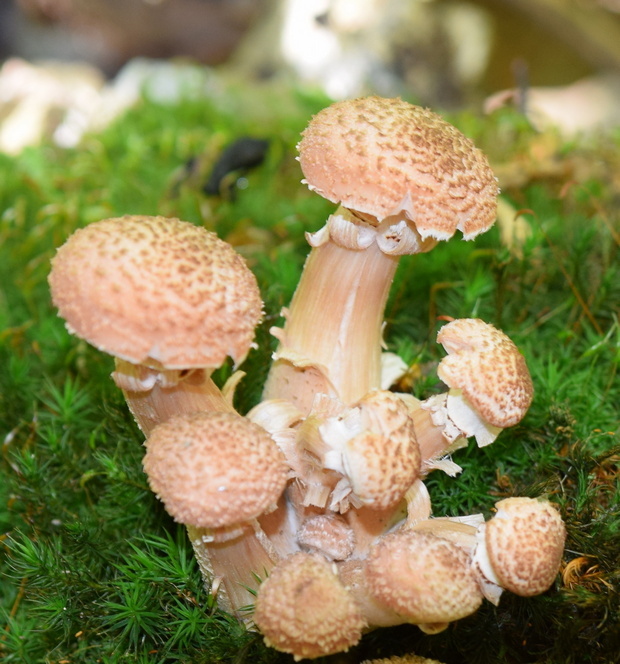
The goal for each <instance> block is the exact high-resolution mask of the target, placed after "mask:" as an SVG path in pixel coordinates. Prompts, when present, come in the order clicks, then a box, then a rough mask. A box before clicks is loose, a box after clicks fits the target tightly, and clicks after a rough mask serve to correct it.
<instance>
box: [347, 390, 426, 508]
mask: <svg viewBox="0 0 620 664" xmlns="http://www.w3.org/2000/svg"><path fill="white" fill-rule="evenodd" d="M357 405H358V406H359V408H360V410H361V414H362V422H363V423H364V424H365V427H366V429H367V430H366V432H364V433H362V434H360V435H358V436H356V437H355V438H353V439H352V440H350V441H349V443H348V445H347V452H346V455H345V459H346V461H345V466H346V467H347V470H348V475H349V479H350V480H351V485H352V487H353V492H354V493H355V494H356V495H357V496H358V497H359V498H360V499H361V500H362V502H363V503H364V505H367V506H368V507H371V508H372V509H387V508H388V507H390V506H391V505H395V504H396V503H397V502H399V501H400V500H401V499H402V498H403V496H404V495H405V493H406V491H407V490H408V489H409V487H410V486H411V485H412V484H413V483H414V481H415V480H416V479H417V477H418V475H419V473H420V448H419V447H418V444H417V442H416V438H415V432H414V428H413V420H412V419H411V418H410V417H409V412H408V409H407V407H406V406H405V404H404V403H403V401H402V399H400V398H399V397H397V396H396V395H395V394H393V393H392V392H388V391H386V390H375V391H373V392H371V393H370V394H368V395H366V396H365V397H364V398H363V399H361V400H360V401H359V402H358V404H357Z"/></svg>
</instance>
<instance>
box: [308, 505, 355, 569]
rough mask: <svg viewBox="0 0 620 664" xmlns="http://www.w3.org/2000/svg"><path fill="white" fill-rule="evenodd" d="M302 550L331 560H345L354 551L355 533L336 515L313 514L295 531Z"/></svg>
mask: <svg viewBox="0 0 620 664" xmlns="http://www.w3.org/2000/svg"><path fill="white" fill-rule="evenodd" d="M297 543H298V544H299V545H300V546H301V547H302V549H305V550H308V551H311V552H314V551H316V552H318V553H322V554H323V555H324V556H325V557H327V558H330V559H331V560H345V559H346V558H348V557H349V556H350V555H351V554H352V553H353V551H354V550H355V531H354V530H353V529H352V528H351V526H349V524H348V523H347V522H346V521H345V520H344V519H343V518H342V517H341V516H338V515H336V514H315V515H314V516H311V517H309V518H307V519H306V520H305V521H304V522H303V523H302V525H301V527H300V528H299V530H298V531H297Z"/></svg>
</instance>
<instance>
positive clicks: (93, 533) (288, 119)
mask: <svg viewBox="0 0 620 664" xmlns="http://www.w3.org/2000/svg"><path fill="white" fill-rule="evenodd" d="M252 95H254V96H252ZM326 103H327V101H326V100H325V99H323V98H321V97H320V96H318V95H314V94H307V93H300V92H298V91H282V90H279V91H273V90H269V89H268V88H263V89H258V90H253V91H252V94H250V92H249V91H248V90H247V89H245V88H242V87H239V86H236V85H230V86H229V87H227V88H226V89H222V90H220V91H218V92H217V94H214V95H213V96H212V97H211V98H210V99H201V100H195V99H194V100H185V101H182V102H179V103H178V104H175V105H157V104H155V103H152V102H149V101H148V100H145V101H144V102H142V103H141V104H140V105H139V106H138V107H137V108H135V109H134V110H132V111H130V112H129V113H128V114H127V115H126V116H124V117H123V118H122V119H120V120H118V121H117V122H116V123H115V124H114V125H113V126H111V127H110V128H108V129H107V130H105V131H104V132H103V133H101V134H97V135H91V136H88V137H87V138H86V139H85V140H84V142H83V144H82V145H81V146H80V147H79V148H78V149H75V150H61V149H59V148H56V147H54V146H52V145H44V146H41V147H36V148H30V149H28V150H26V151H25V152H24V153H23V154H21V155H20V156H19V157H17V158H9V157H0V169H1V171H2V177H1V178H0V243H1V244H0V367H1V368H0V385H1V387H0V423H1V424H2V427H1V433H2V457H1V459H0V660H1V661H2V662H7V663H9V662H11V663H13V662H15V663H20V664H22V663H23V664H35V663H37V664H38V663H40V662H46V663H50V664H52V663H55V664H61V663H63V664H69V663H71V664H78V663H84V664H87V663H88V664H89V663H92V662H102V663H104V664H108V663H110V664H111V663H112V662H128V663H129V662H149V663H153V664H159V663H161V664H163V663H169V662H170V663H171V662H194V663H199V662H205V663H207V662H213V663H215V662H231V663H232V662H238V663H241V662H248V663H250V662H252V663H260V662H265V663H273V662H289V661H292V659H291V658H290V657H288V656H285V655H282V654H278V653H276V652H275V651H273V650H270V649H268V648H266V647H265V646H264V645H263V644H262V641H261V639H260V638H259V637H258V636H256V635H254V634H251V633H246V632H244V630H243V629H242V628H241V627H240V626H239V625H238V624H237V623H236V622H235V621H234V620H232V619H231V618H229V617H227V616H226V615H224V614H221V613H219V612H217V611H216V609H215V607H214V606H213V603H212V601H211V599H210V598H209V596H208V595H207V593H206V592H205V590H204V589H203V588H202V583H201V579H200V575H199V572H198V568H197V566H196V564H195V563H194V562H193V559H192V554H191V547H189V546H188V543H187V541H186V538H185V533H184V530H183V528H181V527H179V526H178V525H176V524H174V523H173V522H172V520H171V519H170V518H169V517H168V516H167V515H166V514H165V512H164V511H163V509H162V507H161V505H160V504H159V503H158V501H157V500H156V499H155V498H154V496H153V495H152V494H151V493H150V491H149V490H148V487H147V483H146V480H145V477H144V475H143V473H142V470H141V463H140V462H141V456H142V449H141V442H142V439H141V435H140V433H139V431H138V430H137V428H136V426H135V424H134V422H133V421H132V418H131V417H130V415H129V414H128V412H127V410H126V408H125V406H124V403H123V400H122V395H121V394H120V393H119V391H118V390H117V389H116V388H115V387H114V385H113V384H112V382H111V380H110V378H109V374H110V372H111V370H112V362H111V360H110V358H108V357H107V356H105V355H102V354H101V353H98V352H97V351H95V350H93V349H92V348H90V347H89V346H88V345H87V344H85V343H83V342H80V341H79V340H78V339H76V338H75V337H71V336H69V335H68V334H67V332H66V331H65V328H64V325H63V323H62V321H61V320H60V319H59V318H58V317H57V316H56V313H55V311H54V309H53V307H52V305H51V302H50V298H49V293H48V288H47V282H46V277H47V274H48V271H49V261H50V258H51V256H52V255H53V253H54V249H55V247H57V246H59V245H60V244H62V242H64V240H65V239H66V238H67V236H68V235H69V234H70V233H71V232H72V231H73V230H74V229H76V228H78V227H80V226H83V225H85V224H88V223H90V222H93V221H96V220H98V219H101V218H104V217H110V216H117V215H122V214H125V213H132V214H163V215H167V216H178V217H180V218H182V219H185V220H187V221H191V222H194V223H197V224H203V225H205V226H206V227H207V228H209V229H210V230H214V231H216V232H217V233H218V234H219V235H220V236H221V237H223V238H224V239H227V240H228V241H230V242H232V243H233V244H234V245H235V246H236V247H237V249H238V250H239V251H241V252H242V253H243V254H244V255H245V256H246V257H247V259H248V261H249V264H250V266H251V267H252V269H253V270H254V272H255V274H256V275H257V277H258V280H259V283H260V286H261V290H262V293H263V296H264V299H265V302H266V316H265V320H264V322H263V323H262V325H261V327H260V329H259V331H258V342H259V346H260V348H259V350H257V351H254V352H253V353H252V354H251V355H250V357H249V359H248V361H247V362H246V364H245V365H244V367H243V368H244V369H245V370H246V371H247V372H248V377H247V378H246V379H245V380H244V382H243V383H242V385H241V388H240V390H239V395H238V407H239V409H240V410H241V411H242V412H244V411H246V410H247V409H248V408H249V407H251V405H253V404H254V403H255V402H256V401H257V400H258V398H259V394H260V389H261V385H262V381H263V380H264V377H265V375H266V371H267V369H268V365H269V357H270V352H271V349H272V347H273V340H272V339H271V338H270V336H269V334H268V329H269V327H270V326H271V325H273V324H274V322H276V321H277V320H278V316H279V312H280V309H281V307H282V306H283V305H285V304H286V303H287V302H288V300H289V298H290V296H291V294H292V292H293V290H294V288H295V285H296V281H297V278H298V276H299V273H300V271H301V268H302V265H303V261H304V257H305V254H306V252H307V245H306V243H305V240H304V235H303V233H304V231H305V230H306V229H312V230H316V229H317V228H319V227H320V225H322V222H323V220H324V219H325V218H326V216H327V214H329V212H330V211H331V209H332V206H331V205H329V204H327V203H326V202H325V201H322V200H321V199H320V198H319V197H318V196H316V195H314V194H311V193H310V192H308V191H307V190H306V188H305V187H303V186H302V185H300V184H299V180H300V177H301V176H300V172H299V168H298V164H297V163H296V161H295V150H294V146H295V143H296V142H297V140H298V136H299V132H300V131H301V130H302V129H303V127H304V125H305V124H306V122H307V120H308V118H309V117H310V115H311V114H312V113H314V112H316V111H317V110H319V109H320V108H321V107H322V106H324V105H326ZM450 119H451V120H452V121H453V122H454V123H455V124H457V125H458V126H459V127H460V128H461V129H462V130H463V131H465V132H466V133H468V134H469V135H470V136H472V138H474V140H475V141H476V142H477V143H478V145H480V147H482V148H483V149H484V150H485V151H487V153H488V154H489V155H490V158H491V160H492V162H493V165H494V167H495V168H496V169H497V172H498V173H499V174H500V178H501V181H502V184H503V190H504V193H505V196H506V200H508V201H509V202H510V203H511V204H512V205H513V207H514V209H515V210H516V211H518V210H520V211H521V212H522V214H523V217H524V219H525V220H526V223H527V226H528V228H529V229H530V234H529V236H528V237H526V238H524V239H523V241H522V242H521V243H520V245H519V246H513V247H510V246H508V245H507V243H506V241H505V240H502V238H501V237H500V231H499V228H495V229H493V230H492V231H490V232H489V233H487V234H486V235H485V236H483V237H480V238H479V239H478V240H476V241H475V242H474V243H464V242H461V241H459V240H456V239H455V240H453V241H452V242H450V243H447V244H444V245H442V246H439V247H438V248H437V249H435V250H434V251H433V252H432V253H430V254H427V255H422V256H418V257H410V258H405V259H403V260H402V262H401V266H400V268H399V271H398V274H397V279H396V283H395V284H394V288H393V291H392V295H391V298H390V303H389V305H388V309H387V316H386V318H387V326H386V334H385V336H386V341H387V344H388V346H389V348H390V349H391V350H396V351H398V352H400V353H401V354H402V355H403V356H404V357H405V359H406V360H407V361H408V362H409V363H410V365H411V367H412V370H411V376H410V380H408V381H407V384H406V385H404V384H403V385H401V388H403V387H405V388H406V389H412V390H413V391H414V393H415V394H416V395H418V396H426V395H430V394H432V393H433V392H434V391H437V390H438V389H440V386H439V385H438V383H437V379H436V377H435V373H434V365H435V363H436V362H437V361H438V360H439V359H440V357H441V356H442V351H441V349H439V348H437V346H436V344H435V342H434V337H435V334H436V331H437V329H438V327H439V326H440V324H441V320H440V318H439V317H441V316H451V317H455V318H456V317H465V316H477V317H481V318H483V319H485V320H487V321H488V322H491V323H494V324H496V325H497V326H499V327H501V328H502V329H504V331H506V332H507V333H508V334H509V335H510V336H511V337H512V338H513V339H514V340H515V342H516V343H517V344H518V345H519V346H520V348H521V349H522V351H523V353H524V354H525V356H526V358H527V361H528V365H529V367H530V370H531V372H532V376H533V379H534V383H535V387H536V396H535V400H534V403H533V405H532V408H531V410H530V412H529V414H528V415H527V417H526V418H525V420H523V422H522V423H521V424H519V425H518V426H517V427H516V428H514V429H513V430H509V431H505V432H504V433H502V435H501V436H500V438H499V439H498V440H497V442H496V443H495V444H494V445H492V446H491V447H488V448H485V449H483V450H480V449H476V448H475V446H473V445H470V447H469V448H468V449H466V450H462V451H460V452H458V453H457V454H456V455H455V461H457V462H458V463H459V464H460V465H461V466H463V468H464V471H463V473H462V475H461V476H459V477H458V478H456V479H452V478H449V477H447V476H444V475H441V474H440V473H435V474H433V475H432V476H431V477H430V478H429V481H428V486H429V489H430V492H431V496H432V498H433V505H434V510H435V514H437V515H441V514H447V515H456V514H466V513H472V512H477V511H481V512H483V513H485V514H486V515H487V516H488V515H489V514H490V513H491V510H492V508H493V504H494V502H495V501H497V500H499V499H500V498H501V497H504V496H509V495H528V496H538V495H544V496H547V497H549V498H550V499H551V500H553V501H554V502H555V503H557V504H558V505H559V506H560V508H561V511H562V515H563V517H564V519H565V521H566V524H567V528H568V540H567V545H566V555H565V561H564V564H563V567H562V570H561V574H560V575H559V577H558V580H557V583H556V584H555V585H554V587H553V588H552V589H551V590H550V591H549V592H548V593H546V594H545V595H543V596H541V597H536V598H533V599H519V598H516V597H514V596H510V595H509V594H505V595H504V597H503V598H502V600H501V602H500V605H499V607H497V608H495V607H493V606H492V605H490V604H486V605H485V606H484V607H483V608H482V609H481V610H480V611H479V612H478V613H477V614H476V615H474V616H472V617H471V618H468V619H466V620H463V621H460V622H459V623H457V624H455V625H453V626H451V627H450V628H449V629H448V630H446V631H445V632H444V633H442V634H439V635H436V636H425V635H423V634H422V633H421V632H420V631H419V630H418V629H417V628H416V627H413V626H402V627H399V628H394V629H389V630H379V631H377V632H374V633H372V634H370V635H368V636H367V637H365V638H364V639H363V641H362V643H361V644H360V646H358V647H357V648H355V649H354V651H353V652H352V653H350V654H349V655H348V656H342V657H338V658H334V660H333V661H351V662H357V661H361V659H363V658H364V657H369V656H388V655H390V654H402V653H405V652H408V651H412V650H413V651H415V652H417V653H419V654H426V655H427V656H433V657H436V658H437V659H440V660H442V661H445V662H449V663H452V662H454V663H456V662H459V663H467V664H469V663H480V664H482V663H494V664H496V663H498V662H515V663H525V662H527V663H532V664H533V663H549V664H555V663H557V664H563V663H565V662H566V663H575V664H577V663H579V664H582V663H587V662H599V663H606V664H607V663H611V662H617V661H620V654H619V653H620V488H619V479H618V478H619V464H620V437H619V410H620V379H619V378H618V366H619V364H620V324H619V322H618V312H619V311H620V220H619V215H618V212H617V209H618V200H619V198H620V159H619V158H618V157H617V153H618V149H619V148H620V135H616V136H612V137H607V138H606V139H605V141H592V142H590V143H588V142H583V141H581V142H572V143H567V142H566V141H562V140H560V139H559V138H558V137H557V136H555V135H553V134H536V133H535V132H533V131H532V130H531V129H530V128H529V126H528V125H527V123H526V122H525V121H524V120H523V119H522V118H521V117H520V116H518V115H517V114H516V113H513V112H510V111H505V112H500V113H498V114H496V115H495V116H493V117H491V118H485V119H482V118H479V117H475V116H473V115H466V114H462V115H455V116H453V117H451V118H450ZM242 135H253V136H258V137H264V138H268V139H269V140H270V148H269V152H268V156H267V159H266V161H265V162H264V163H263V165H261V166H260V167H258V168H256V169H253V170H252V171H251V172H249V173H248V174H247V176H246V179H245V180H243V185H244V186H243V187H242V188H241V187H237V186H236V185H235V179H234V178H232V179H231V187H232V188H231V189H230V190H229V191H228V192H227V193H225V195H223V196H216V197H207V196H206V195H205V194H204V192H203V191H202V187H203V185H204V182H205V177H206V173H207V172H208V169H209V164H210V163H212V161H213V159H214V158H215V157H216V156H217V154H219V152H220V150H221V149H222V147H223V146H224V145H226V144H227V143H228V142H230V141H232V140H234V139H235V138H238V137H239V136H242ZM190 163H191V164H192V166H191V167H189V166H188V164H190ZM513 216H514V215H508V217H507V218H506V219H507V221H508V223H510V221H512V218H513ZM228 371H229V368H228V367H227V368H225V369H223V370H222V371H221V372H220V374H219V376H218V379H219V380H223V379H224V378H225V376H226V373H227V372H228Z"/></svg>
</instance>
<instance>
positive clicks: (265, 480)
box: [143, 412, 288, 540]
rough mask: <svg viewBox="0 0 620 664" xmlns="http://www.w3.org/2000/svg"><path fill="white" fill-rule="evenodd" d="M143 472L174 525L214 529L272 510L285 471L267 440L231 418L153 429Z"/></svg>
mask: <svg viewBox="0 0 620 664" xmlns="http://www.w3.org/2000/svg"><path fill="white" fill-rule="evenodd" d="M143 465H144V470H145V472H146V474H147V476H148V480H149V484H150V486H151V489H152V490H153V491H154V492H155V493H156V494H157V496H158V497H159V498H160V499H161V500H162V502H163V503H164V505H165V507H166V511H167V512H168V513H169V514H171V515H172V516H173V517H174V518H175V520H176V521H179V522H180V523H184V524H188V525H191V526H194V527H196V528H208V529H214V533H213V536H214V539H216V540H217V539H219V538H218V532H217V529H219V528H224V527H229V526H234V525H237V524H242V523H244V522H246V521H248V520H250V519H254V518H256V517H258V516H260V515H261V514H262V513H263V512H265V511H267V510H268V509H269V508H270V507H273V506H274V505H275V503H276V502H277V500H278V498H279V497H280V494H281V493H282V491H283V490H284V486H285V484H286V481H287V478H288V467H287V465H286V463H285V460H284V456H283V454H282V453H281V452H280V450H279V449H278V447H277V445H276V444H275V442H274V441H273V439H272V438H271V436H270V435H269V434H268V433H267V432H266V431H265V430H264V429H263V428H262V427H260V426H258V425H257V424H254V423H253V422H250V421H249V420H247V419H245V418H243V417H241V416H239V415H236V414H233V413H213V412H212V413H207V412H198V413H190V414H186V415H178V416H175V417H172V418H170V419H169V420H167V421H166V422H164V423H162V424H160V425H158V426H157V427H155V428H154V429H153V431H152V432H151V435H150V436H149V437H148V439H147V441H146V454H145V456H144V462H143Z"/></svg>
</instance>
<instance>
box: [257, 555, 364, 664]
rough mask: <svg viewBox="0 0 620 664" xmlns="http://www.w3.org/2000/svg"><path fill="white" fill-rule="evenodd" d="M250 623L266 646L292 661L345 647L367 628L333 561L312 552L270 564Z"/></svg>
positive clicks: (355, 641)
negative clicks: (257, 630)
mask: <svg viewBox="0 0 620 664" xmlns="http://www.w3.org/2000/svg"><path fill="white" fill-rule="evenodd" d="M254 622H255V623H256V626H257V627H258V629H259V630H260V631H261V633H262V634H263V635H264V637H265V643H266V644H267V645H268V646H271V647H273V648H276V649H277V650H280V651H282V652H287V653H291V654H292V655H293V656H294V658H295V660H300V659H303V658H306V657H307V658H315V657H321V656H323V655H330V654H333V653H337V652H342V651H346V650H348V649H349V648H350V647H351V646H354V645H355V644H356V643H357V642H358V641H359V640H360V638H361V635H362V630H364V628H365V627H366V623H365V621H364V618H363V616H362V614H361V612H360V610H359V608H358V607H357V605H356V603H355V602H354V600H353V599H352V597H351V596H350V595H349V593H348V591H347V589H346V588H345V587H344V586H343V584H342V583H341V582H340V580H339V578H338V576H337V574H336V571H335V569H334V566H333V563H330V562H328V561H327V560H325V558H323V557H322V556H320V555H319V554H311V553H295V554H293V555H292V556H290V557H288V558H286V559H285V560H283V561H282V562H280V563H278V565H276V567H274V569H273V570H272V571H271V574H270V575H269V577H268V578H267V579H266V580H265V581H263V583H262V584H261V586H260V588H259V590H258V595H257V597H256V606H255V611H254Z"/></svg>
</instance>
